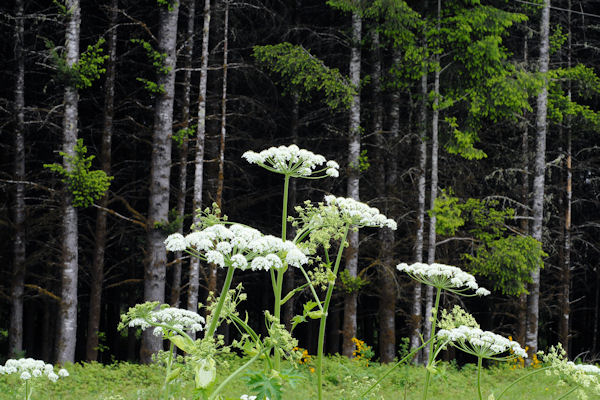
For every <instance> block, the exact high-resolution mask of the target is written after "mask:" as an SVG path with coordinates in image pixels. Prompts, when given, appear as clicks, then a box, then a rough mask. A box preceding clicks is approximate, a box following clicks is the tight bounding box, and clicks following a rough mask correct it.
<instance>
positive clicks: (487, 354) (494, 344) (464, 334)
mask: <svg viewBox="0 0 600 400" xmlns="http://www.w3.org/2000/svg"><path fill="white" fill-rule="evenodd" d="M437 335H438V337H439V338H440V339H442V340H446V341H448V342H450V343H451V344H452V345H453V346H454V347H456V348H458V349H461V350H462V351H464V352H465V353H469V354H472V355H474V356H477V357H481V358H495V359H498V358H497V356H499V355H501V354H503V353H509V354H510V355H509V356H508V357H510V358H513V357H515V356H517V357H523V358H526V357H527V352H526V351H525V350H523V349H522V348H521V346H520V345H519V343H517V342H513V341H512V340H510V339H507V338H505V337H504V336H500V335H497V334H495V333H493V332H490V331H484V330H481V329H479V328H474V327H470V326H465V325H463V326H459V327H458V328H453V329H440V331H439V332H438V333H437Z"/></svg>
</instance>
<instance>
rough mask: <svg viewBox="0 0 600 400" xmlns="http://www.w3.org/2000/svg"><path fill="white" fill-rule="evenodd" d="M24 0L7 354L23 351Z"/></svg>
mask: <svg viewBox="0 0 600 400" xmlns="http://www.w3.org/2000/svg"><path fill="white" fill-rule="evenodd" d="M23 13H24V7H23V0H17V1H16V4H15V60H16V64H17V68H16V70H17V71H16V81H15V91H14V96H15V105H14V117H15V122H14V123H15V127H14V128H15V155H14V157H15V165H14V168H15V170H14V180H15V181H16V182H17V184H16V185H15V204H14V209H13V218H14V221H13V224H14V240H13V262H14V265H13V275H12V282H11V285H12V286H11V312H10V325H9V331H8V356H9V357H10V358H15V357H17V356H19V355H20V354H22V353H23V350H24V349H23V296H24V293H25V286H24V285H25V272H26V269H25V240H26V237H25V184H23V183H21V182H22V181H24V180H25V57H24V53H23V49H24V45H25V44H24V34H25V24H24V15H23Z"/></svg>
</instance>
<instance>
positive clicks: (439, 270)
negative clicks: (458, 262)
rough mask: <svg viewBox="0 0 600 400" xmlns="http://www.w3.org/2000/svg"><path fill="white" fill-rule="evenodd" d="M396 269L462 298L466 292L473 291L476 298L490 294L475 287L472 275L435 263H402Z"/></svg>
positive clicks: (450, 266) (456, 268)
mask: <svg viewBox="0 0 600 400" xmlns="http://www.w3.org/2000/svg"><path fill="white" fill-rule="evenodd" d="M396 268H397V269H398V271H401V272H405V273H407V274H408V275H409V276H410V277H411V278H413V279H414V280H416V281H418V282H421V283H424V284H426V285H430V286H433V287H436V288H438V289H442V290H447V291H449V292H453V293H456V294H459V295H462V296H469V295H467V294H466V293H465V292H466V291H468V290H475V295H477V296H487V295H488V294H490V291H489V290H487V289H485V288H480V287H479V285H477V282H476V281H475V277H474V276H473V275H471V274H469V273H468V272H465V271H463V270H462V269H460V268H458V267H454V266H452V265H445V264H436V263H434V264H424V263H414V264H411V265H408V264H406V263H402V264H398V265H397V266H396Z"/></svg>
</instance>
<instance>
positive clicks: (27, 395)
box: [25, 379, 33, 400]
mask: <svg viewBox="0 0 600 400" xmlns="http://www.w3.org/2000/svg"><path fill="white" fill-rule="evenodd" d="M32 391H33V390H32V387H31V384H30V383H29V379H28V380H26V381H25V400H29V399H30V398H31V392H32Z"/></svg>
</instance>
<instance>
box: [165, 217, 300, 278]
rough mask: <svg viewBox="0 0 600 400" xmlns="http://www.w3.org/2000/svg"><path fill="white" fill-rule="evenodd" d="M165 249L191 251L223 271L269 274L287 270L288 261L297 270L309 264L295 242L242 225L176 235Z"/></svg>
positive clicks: (213, 227)
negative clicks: (263, 272)
mask: <svg viewBox="0 0 600 400" xmlns="http://www.w3.org/2000/svg"><path fill="white" fill-rule="evenodd" d="M165 246H166V248H167V250H169V251H183V250H187V251H189V252H190V253H192V254H193V255H195V256H198V257H200V258H203V259H204V260H206V261H208V262H210V263H214V264H216V265H218V266H220V267H222V268H225V267H233V268H239V269H242V270H245V269H252V270H269V269H270V268H275V269H278V268H281V267H283V262H284V261H285V262H286V263H287V264H288V265H292V266H295V267H300V266H301V265H303V264H306V263H308V258H307V257H306V255H305V254H304V253H303V252H302V250H300V249H299V248H298V247H297V246H296V245H295V244H294V243H292V242H291V241H286V242H284V241H282V240H281V239H279V238H277V237H275V236H271V235H263V234H262V233H261V232H260V231H258V230H256V229H254V228H250V227H248V226H245V225H240V224H233V225H230V226H229V227H226V226H225V225H221V224H217V225H212V226H209V227H208V228H206V229H203V230H201V231H196V232H192V233H190V234H189V235H187V236H185V237H184V236H183V235H181V234H179V233H175V234H172V235H169V237H167V239H166V240H165Z"/></svg>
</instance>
